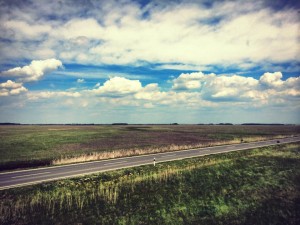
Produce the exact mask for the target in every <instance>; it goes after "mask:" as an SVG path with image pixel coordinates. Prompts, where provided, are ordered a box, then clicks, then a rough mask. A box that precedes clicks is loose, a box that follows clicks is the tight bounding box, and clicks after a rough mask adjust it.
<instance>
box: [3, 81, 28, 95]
mask: <svg viewBox="0 0 300 225" xmlns="http://www.w3.org/2000/svg"><path fill="white" fill-rule="evenodd" d="M27 91H28V90H27V89H26V88H25V87H23V84H22V83H16V82H14V81H11V80H8V81H6V82H5V83H0V96H10V95H19V94H20V93H22V92H27Z"/></svg>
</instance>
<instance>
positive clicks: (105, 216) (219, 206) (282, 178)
mask: <svg viewBox="0 0 300 225" xmlns="http://www.w3.org/2000/svg"><path fill="white" fill-rule="evenodd" d="M299 146H300V145H299V144H290V145H284V146H273V147H266V148H261V149H254V150H247V151H242V152H233V153H226V154H222V155H213V156H206V157H201V158H194V159H188V160H181V161H176V162H168V163H160V164H158V165H157V166H155V167H153V166H141V167H136V168H130V169H123V170H119V171H113V172H106V173H101V174H97V175H91V176H85V177H82V178H74V179H67V180H63V181H56V182H50V183H45V184H40V185H36V186H32V187H26V188H18V189H14V190H6V191H1V192H0V199H1V201H0V223H1V224H75V223H83V224H297V222H299V218H297V211H298V210H299V205H298V204H297V199H299V198H300V196H299V192H297V190H299V188H300V186H299V185H300V184H299V180H298V179H297V178H299V176H300V163H299V162H300V161H299V160H300V155H299ZM269 209H270V210H269Z"/></svg>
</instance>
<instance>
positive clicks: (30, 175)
mask: <svg viewBox="0 0 300 225" xmlns="http://www.w3.org/2000/svg"><path fill="white" fill-rule="evenodd" d="M46 173H50V172H43V173H33V174H27V175H22V176H15V177H12V178H13V179H16V178H20V177H32V176H35V175H41V174H46Z"/></svg>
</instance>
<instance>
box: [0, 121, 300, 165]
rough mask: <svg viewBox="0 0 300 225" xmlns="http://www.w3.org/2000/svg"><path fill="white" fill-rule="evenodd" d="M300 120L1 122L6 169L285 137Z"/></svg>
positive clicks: (1, 151)
mask: <svg viewBox="0 0 300 225" xmlns="http://www.w3.org/2000/svg"><path fill="white" fill-rule="evenodd" d="M299 133H300V126H203V125H201V126H200V125H178V126H170V125H151V126H150V125H147V126H146V125H139V126H138V125H136V126H132V125H130V126H110V125H102V126H62V125H61V126H58V125H55V126H53V125H52V126H0V154H1V158H0V171H1V170H2V171H3V170H9V169H16V168H26V167H35V166H43V165H59V164H66V163H75V162H84V161H91V160H99V159H108V158H117V157H123V156H132V155H140V154H149V153H157V152H166V151H176V150H183V149H188V148H196V147H205V146H212V145H219V144H232V143H240V142H241V139H243V141H245V142H246V141H248V142H250V141H257V140H265V139H270V138H280V137H285V136H290V135H293V134H299Z"/></svg>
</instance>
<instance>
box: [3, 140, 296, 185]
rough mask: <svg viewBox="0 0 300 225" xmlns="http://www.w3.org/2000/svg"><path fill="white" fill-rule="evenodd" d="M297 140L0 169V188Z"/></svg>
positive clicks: (268, 141) (290, 141)
mask: <svg viewBox="0 0 300 225" xmlns="http://www.w3.org/2000/svg"><path fill="white" fill-rule="evenodd" d="M293 142H300V137H290V138H284V139H276V140H267V141H260V142H251V143H241V144H234V145H222V146H214V147H208V148H197V149H190V150H183V151H175V152H166V153H157V154H150V155H142V156H133V157H125V158H118V159H110V160H101V161H93V162H86V163H78V164H71V165H63V166H52V167H44V168H38V169H28V170H22V171H12V172H4V173H0V190H4V189H9V188H14V187H21V186H26V185H31V184H36V183H42V182H46V181H51V180H58V179H64V178H69V177H76V176H81V175H86V174H91V173H97V172H104V171H109V170H116V169H122V168H126V167H134V166H140V165H146V164H153V163H154V161H155V163H160V162H165V161H173V160H180V159H184V158H191V157H198V156H204V155H210V154H220V153H225V152H231V151H239V150H246V149H253V148H258V147H265V146H271V145H277V144H286V143H293Z"/></svg>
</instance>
